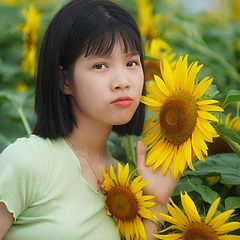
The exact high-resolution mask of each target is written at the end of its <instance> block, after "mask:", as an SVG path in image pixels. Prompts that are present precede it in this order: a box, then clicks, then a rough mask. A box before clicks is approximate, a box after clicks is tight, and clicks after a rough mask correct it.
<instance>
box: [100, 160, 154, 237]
mask: <svg viewBox="0 0 240 240" xmlns="http://www.w3.org/2000/svg"><path fill="white" fill-rule="evenodd" d="M103 179H104V180H103V191H104V193H105V202H106V211H107V214H108V215H110V216H112V217H113V219H114V221H115V222H116V223H117V225H118V228H119V232H120V234H121V235H122V236H123V237H124V238H126V240H131V239H136V240H144V239H146V231H145V228H144V225H143V222H142V218H147V219H150V220H154V219H155V218H154V215H153V214H152V212H151V211H150V210H149V209H148V207H151V206H153V205H155V203H154V202H153V201H151V200H152V199H153V198H154V197H153V196H150V195H145V196H144V195H143V187H144V186H145V185H146V184H147V183H146V182H145V181H143V180H141V176H138V177H136V178H135V179H134V180H133V181H131V180H130V176H129V165H128V164H126V166H125V167H124V168H123V167H122V166H121V164H120V163H119V164H118V174H117V175H116V174H115V172H114V169H113V167H112V165H111V166H110V170H109V172H106V171H105V170H103Z"/></svg>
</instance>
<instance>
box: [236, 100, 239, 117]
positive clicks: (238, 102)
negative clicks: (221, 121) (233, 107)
mask: <svg viewBox="0 0 240 240" xmlns="http://www.w3.org/2000/svg"><path fill="white" fill-rule="evenodd" d="M236 116H237V117H239V116H240V102H238V103H237V114H236Z"/></svg>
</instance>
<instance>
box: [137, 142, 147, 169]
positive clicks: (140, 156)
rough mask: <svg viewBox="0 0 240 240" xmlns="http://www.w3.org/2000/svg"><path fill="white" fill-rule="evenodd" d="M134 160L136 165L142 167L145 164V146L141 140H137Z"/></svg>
mask: <svg viewBox="0 0 240 240" xmlns="http://www.w3.org/2000/svg"><path fill="white" fill-rule="evenodd" d="M136 160H137V166H138V167H143V166H145V146H144V144H143V142H142V141H141V140H139V141H138V142H137V146H136Z"/></svg>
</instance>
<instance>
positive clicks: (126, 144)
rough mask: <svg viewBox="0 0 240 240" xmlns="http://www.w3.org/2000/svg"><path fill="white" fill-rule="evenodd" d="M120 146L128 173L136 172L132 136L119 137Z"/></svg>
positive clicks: (133, 139)
mask: <svg viewBox="0 0 240 240" xmlns="http://www.w3.org/2000/svg"><path fill="white" fill-rule="evenodd" d="M121 144H122V147H123V149H124V151H125V153H126V157H127V162H128V164H129V168H130V172H133V171H135V170H136V155H135V138H134V136H125V137H121Z"/></svg>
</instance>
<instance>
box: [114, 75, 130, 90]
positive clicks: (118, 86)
mask: <svg viewBox="0 0 240 240" xmlns="http://www.w3.org/2000/svg"><path fill="white" fill-rule="evenodd" d="M129 87H130V81H129V80H128V76H127V74H124V73H123V72H120V73H117V74H116V75H115V76H114V78H113V82H112V89H113V90H125V89H128V88H129Z"/></svg>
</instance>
